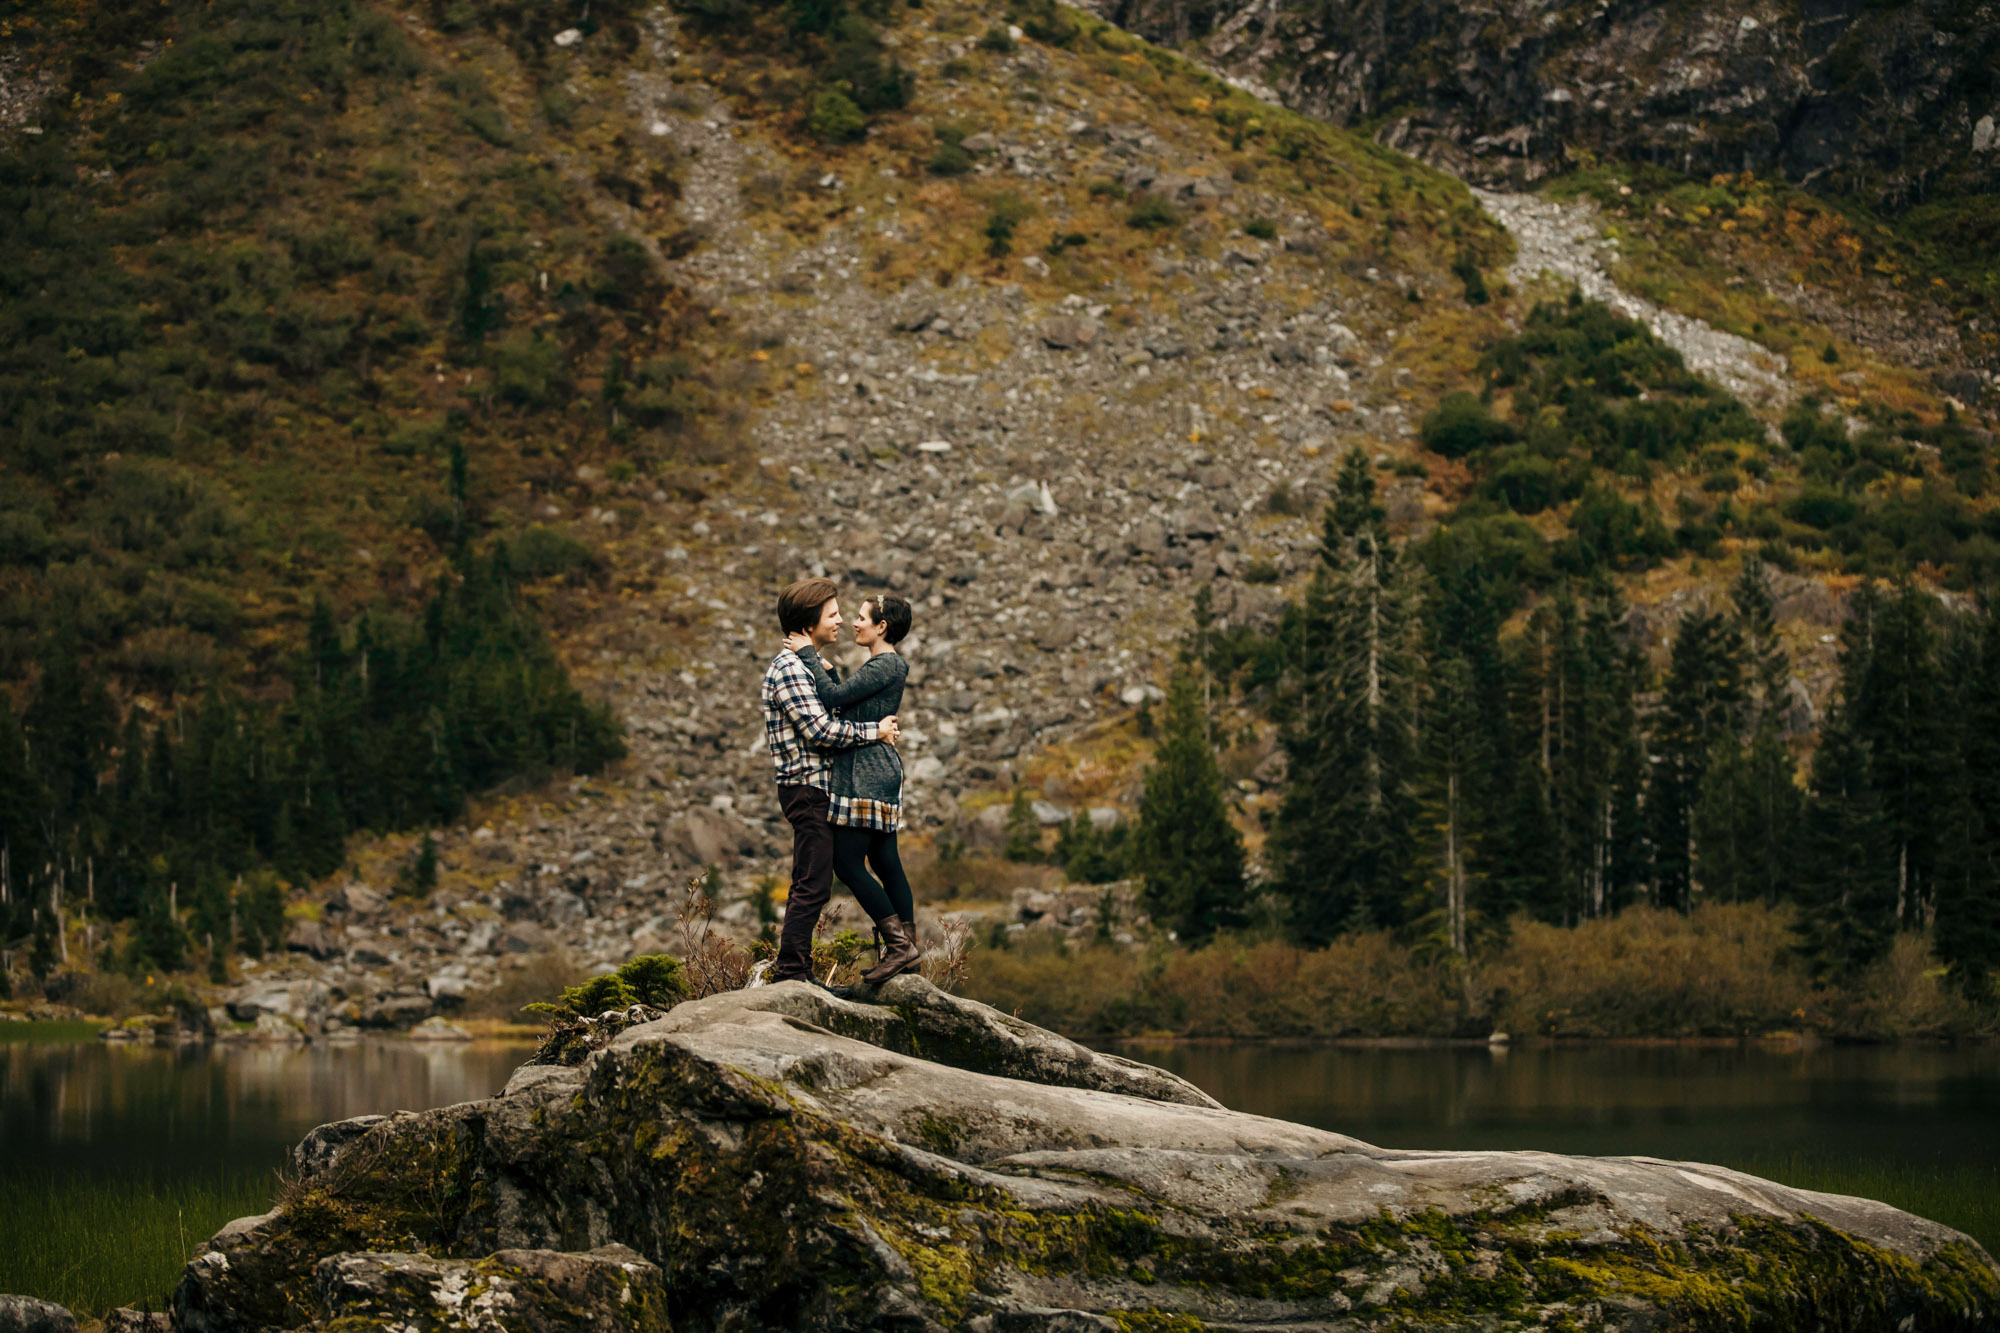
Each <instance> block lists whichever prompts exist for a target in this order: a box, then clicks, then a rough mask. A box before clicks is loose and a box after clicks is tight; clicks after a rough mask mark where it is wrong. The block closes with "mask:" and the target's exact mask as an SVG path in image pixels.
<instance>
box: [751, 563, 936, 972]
mask: <svg viewBox="0 0 2000 1333" xmlns="http://www.w3.org/2000/svg"><path fill="white" fill-rule="evenodd" d="M839 591H840V590H839V589H838V588H836V587H835V586H834V584H833V580H831V579H801V580H800V581H799V582H797V583H794V584H793V585H792V586H791V587H789V588H787V589H785V590H784V591H783V592H782V593H780V594H778V628H779V629H780V631H781V632H783V633H785V634H804V635H805V636H806V637H807V638H809V639H811V640H812V646H813V647H814V648H815V649H819V648H824V647H826V646H827V645H829V644H831V643H832V642H833V641H834V640H835V639H836V638H838V637H839V635H840V627H841V619H840V602H839V601H838V600H837V596H836V594H838V592H839ZM763 700H764V740H765V742H766V743H767V744H768V745H769V746H770V747H771V764H772V767H773V768H775V769H776V770H777V779H778V804H779V806H780V807H782V808H783V810H784V812H785V820H786V822H788V823H789V824H791V826H792V888H791V893H790V894H789V895H788V896H787V897H786V899H785V924H784V926H783V927H782V929H781V930H780V931H779V934H778V960H777V962H776V964H775V965H774V966H773V967H772V969H771V980H773V981H809V980H811V979H812V937H813V927H814V926H816V925H818V924H819V914H820V912H821V911H823V910H824V909H825V907H826V901H827V899H828V898H831V897H832V896H833V826H832V825H831V824H829V823H828V822H827V811H828V808H829V806H830V805H831V803H832V802H831V798H830V797H829V795H828V793H827V769H826V752H827V751H829V750H847V749H852V748H853V747H854V746H857V745H867V744H869V743H870V742H871V741H877V740H884V741H887V742H889V744H891V745H894V744H895V743H896V742H897V741H898V740H899V739H900V738H901V736H902V732H901V730H900V729H899V728H898V727H897V725H896V719H895V718H893V717H886V718H883V719H882V721H880V722H844V721H842V720H841V719H840V718H838V717H836V716H835V715H834V714H833V713H831V712H829V711H827V707H826V705H825V704H823V703H821V702H820V701H819V691H818V690H817V689H815V688H814V686H813V678H812V673H811V672H809V671H807V670H806V667H805V664H804V663H803V662H801V661H799V657H798V654H797V653H794V652H792V651H791V650H790V649H785V650H783V651H781V652H780V653H779V654H778V655H777V657H776V658H774V659H772V662H771V666H770V669H769V670H767V671H765V673H764V690H763Z"/></svg>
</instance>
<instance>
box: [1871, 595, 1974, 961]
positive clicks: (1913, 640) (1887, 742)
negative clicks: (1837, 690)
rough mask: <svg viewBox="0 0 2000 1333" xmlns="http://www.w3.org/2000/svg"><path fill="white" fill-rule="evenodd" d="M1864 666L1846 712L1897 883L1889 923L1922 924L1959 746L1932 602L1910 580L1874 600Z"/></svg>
mask: <svg viewBox="0 0 2000 1333" xmlns="http://www.w3.org/2000/svg"><path fill="white" fill-rule="evenodd" d="M1871 610H1872V614H1871V616H1870V622H1871V630H1870V636H1869V641H1868V654H1867V660H1866V666H1865V668H1864V670H1863V672H1862V677H1861V685H1860V690H1859V693H1858V696H1856V697H1855V698H1854V699H1853V700H1852V702H1850V704H1849V707H1850V709H1851V710H1852V713H1853V720H1854V725H1855V727H1856V728H1857V730H1858V732H1859V733H1860V736H1861V738H1862V740H1863V741H1864V742H1865V743H1866V746H1867V749H1868V755H1869V764H1870V776H1871V778H1872V781H1873V783H1874V787H1875V792H1876V799H1877V800H1878V801H1879V802H1880V805H1881V810H1882V818H1883V834H1884V836H1885V837H1886V838H1887V839H1888V840H1889V847H1890V857H1891V862H1892V864H1893V867H1894V873H1895V877H1896V899H1895V902H1896V913H1895V915H1896V924H1897V925H1898V926H1899V927H1900V926H1914V925H1917V924H1920V923H1922V922H1923V921H1924V920H1926V919H1927V918H1928V915H1929V912H1930V909H1931V907H1932V890H1931V885H1932V880H1933V879H1934V878H1935V876H1936V874H1937V869H1938V861H1939V856H1940V852H1941V850H1942V849H1941V845H1940V838H1941V834H1942V832H1943V829H1942V816H1943V815H1944V812H1945V811H1946V810H1947V809H1948V808H1949V805H1950V799H1951V791H1952V788H1953V785H1954V780H1955V775H1954V773H1953V771H1952V770H1953V768H1954V766H1955V764H1956V757H1957V747H1956V746H1955V745H1954V744H1953V743H1952V739H1951V737H1952V732H1953V730H1954V727H1953V723H1952V721H1951V720H1950V719H1949V718H1948V717H1947V716H1946V711H1945V705H1946V700H1947V698H1948V692H1947V690H1946V688H1945V681H1944V679H1943V676H1942V673H1941V671H1940V669H1939V662H1938V636H1937V627H1936V622H1935V617H1936V614H1937V610H1936V602H1935V600H1934V599H1933V598H1932V597H1931V596H1930V594H1929V593H1926V592H1925V591H1924V590H1923V589H1921V588H1919V587H1917V586H1916V584H1915V583H1913V582H1911V581H1910V580H1908V579H1904V580H1903V581H1902V582H1900V583H1899V584H1897V585H1896V587H1895V588H1894V589H1893V590H1892V591H1891V593H1890V595H1889V596H1888V597H1886V598H1883V599H1881V600H1880V601H1879V602H1876V603H1875V604H1874V605H1873V606H1872V608H1871Z"/></svg>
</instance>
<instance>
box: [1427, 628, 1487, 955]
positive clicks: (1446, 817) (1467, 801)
mask: <svg viewBox="0 0 2000 1333" xmlns="http://www.w3.org/2000/svg"><path fill="white" fill-rule="evenodd" d="M1423 720H1424V726H1423V752H1422V765H1421V767H1420V769H1419V770H1418V775H1417V793H1416V794H1417V803H1418V808H1419V810H1420V812H1421V813H1420V823H1419V828H1420V830H1421V834H1422V838H1423V846H1422V851H1421V854H1420V857H1419V860H1418V863H1417V870H1418V879H1417V885H1416V890H1417V891H1416V898H1415V901H1414V902H1413V903H1412V904H1411V908H1410V912H1409V915H1410V917H1411V920H1412V924H1413V925H1414V926H1415V928H1416V930H1417V931H1418V932H1419V933H1420V935H1422V936H1424V937H1427V938H1428V939H1429V940H1430V941H1433V942H1434V943H1435V944H1436V945H1438V946H1440V947H1441V948H1443V949H1448V950H1449V951H1450V952H1452V953H1454V954H1456V955H1457V956H1459V957H1460V958H1463V957H1465V956H1466V955H1467V953H1468V952H1469V951H1470V948H1471V940H1472V937H1473V935H1474V933H1475V931H1476V930H1477V929H1478V928H1479V926H1480V925H1481V924H1483V923H1482V922H1481V920H1480V916H1481V909H1482V908H1483V906H1484V904H1483V903H1482V902H1481V901H1480V898H1481V895H1480V893H1479V890H1478V873H1477V870H1476V869H1475V864H1476V861H1477V858H1478V854H1477V852H1476V850H1475V846H1476V843H1477V841H1478V833H1477V827H1478V816H1477V807H1476V804H1475V793H1476V792H1478V791H1479V790H1480V788H1481V786H1482V783H1481V777H1482V775H1483V774H1484V772H1485V771H1486V769H1487V766H1488V765H1489V763H1490V757H1489V755H1488V754H1487V747H1486V744H1485V741H1486V731H1485V728H1484V727H1483V726H1482V720H1481V718H1480V716H1479V709H1478V699H1477V697H1476V695H1475V693H1474V689H1473V680H1472V667H1471V665H1470V664H1469V663H1468V662H1466V660H1465V659H1464V658H1462V657H1445V658H1443V659H1441V660H1439V659H1433V664H1432V670H1431V680H1430V686H1429V689H1428V698H1427V699H1426V700H1425V707H1424V712H1423Z"/></svg>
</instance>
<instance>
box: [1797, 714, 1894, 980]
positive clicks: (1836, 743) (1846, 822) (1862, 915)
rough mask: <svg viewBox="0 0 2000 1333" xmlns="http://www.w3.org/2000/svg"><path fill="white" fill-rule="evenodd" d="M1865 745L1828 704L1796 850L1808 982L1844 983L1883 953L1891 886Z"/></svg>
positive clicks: (1890, 929) (1890, 920)
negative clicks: (1814, 978)
mask: <svg viewBox="0 0 2000 1333" xmlns="http://www.w3.org/2000/svg"><path fill="white" fill-rule="evenodd" d="M1883 835H1884V820H1883V816H1882V810H1881V806H1880V803H1879V802H1878V801H1877V800H1876V795H1875V786H1874V783H1873V782H1872V781H1871V779H1870V774H1869V762H1868V750H1867V745H1866V743H1865V742H1863V740H1862V739H1861V736H1860V734H1859V732H1858V731H1857V729H1856V728H1855V726H1854V724H1853V721H1852V719H1851V717H1850V716H1849V713H1848V709H1847V705H1846V702H1845V700H1843V701H1841V702H1840V703H1838V704H1836V705H1835V706H1834V708H1833V709H1832V710H1831V711H1830V712H1829V714H1828V715H1827V719H1826V723H1825V725H1824V726H1822V727H1821V729H1820V740H1819V749H1818V751H1817V752H1816V753H1815V754H1814V755H1813V768H1812V793H1811V797H1810V799H1809V800H1808V801H1807V802H1806V806H1805V815H1804V820H1803V826H1802V829H1801V837H1800V842H1799V877H1798V889H1797V896H1798V900H1799V906H1800V912H1799V917H1798V931H1799V935H1800V941H1801V945H1802V949H1803V952H1804V953H1805V955H1806V958H1807V959H1808V960H1809V961H1810V963H1811V964H1812V968H1813V972H1814V975H1815V976H1817V977H1819V978H1820V979H1822V980H1846V979H1850V978H1852V977H1853V976H1855V975H1856V974H1857V973H1859V972H1860V971H1861V970H1862V969H1863V968H1865V967H1867V966H1868V965H1869V964H1870V963H1872V962H1874V961H1875V960H1876V959H1877V958H1879V957H1881V956H1882V954H1883V953H1884V952H1885V951H1887V949H1888V947H1889V941H1890V939H1891V938H1892V937H1893V935H1894V934H1895V927H1896V921H1895V896H1896V895H1895V880H1894V877H1893V874H1892V873H1891V871H1890V868H1889V865H1888V863H1887V858H1886V857H1885V855H1884V853H1885V850H1886V844H1885V841H1884V836H1883Z"/></svg>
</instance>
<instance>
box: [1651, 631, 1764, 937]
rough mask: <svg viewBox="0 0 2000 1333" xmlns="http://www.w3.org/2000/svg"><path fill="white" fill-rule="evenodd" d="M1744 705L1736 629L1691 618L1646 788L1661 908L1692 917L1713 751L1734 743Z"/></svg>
mask: <svg viewBox="0 0 2000 1333" xmlns="http://www.w3.org/2000/svg"><path fill="white" fill-rule="evenodd" d="M1742 704H1743V665H1742V639H1741V637H1740V636H1739V635H1738V633H1737V631H1736V627H1735V626H1734V625H1733V624H1731V623H1730V622H1729V621H1728V620H1727V619H1725V618H1724V617H1722V616H1720V615H1717V614H1715V613H1713V612H1709V611H1696V612H1693V613H1691V614H1690V615H1689V616H1688V617H1687V618H1686V619H1684V620H1683V621H1681V627H1680V631H1679V632H1678V633H1677V634H1675V636H1674V646H1673V653H1672V658H1671V662H1670V665H1669V666H1668V669H1667V680H1666V687H1665V690H1664V691H1663V695H1662V698H1661V701H1660V707H1661V717H1660V722H1659V725H1658V726H1657V728H1656V729H1655V732H1654V737H1653V754H1654V758H1655V760H1656V763H1655V765H1654V769H1653V781H1652V782H1651V783H1650V784H1649V786H1648V788H1647V802H1646V805H1647V809H1648V811H1649V813H1650V815H1651V822H1652V826H1653V867H1654V891H1655V893H1656V894H1657V896H1658V898H1659V901H1660V904H1661V905H1662V906H1665V907H1672V908H1674V909H1676V910H1678V911H1682V912H1685V911H1687V910H1688V909H1689V907H1690V906H1691V905H1692V902H1693V893H1694V871H1695V839H1694V810H1695V806H1696V804H1697V802H1699V801H1700V799H1701V790H1702V783H1703V780H1704V778H1705V776H1706V774H1707V771H1708V765H1709V761H1710V759H1711V757H1712V755H1713V752H1714V749H1715V747H1716V745H1717V744H1718V743H1719V742H1722V741H1724V740H1725V739H1728V738H1733V737H1734V736H1735V734H1736V729H1737V726H1738V722H1739V719H1740V716H1741V708H1742Z"/></svg>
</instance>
